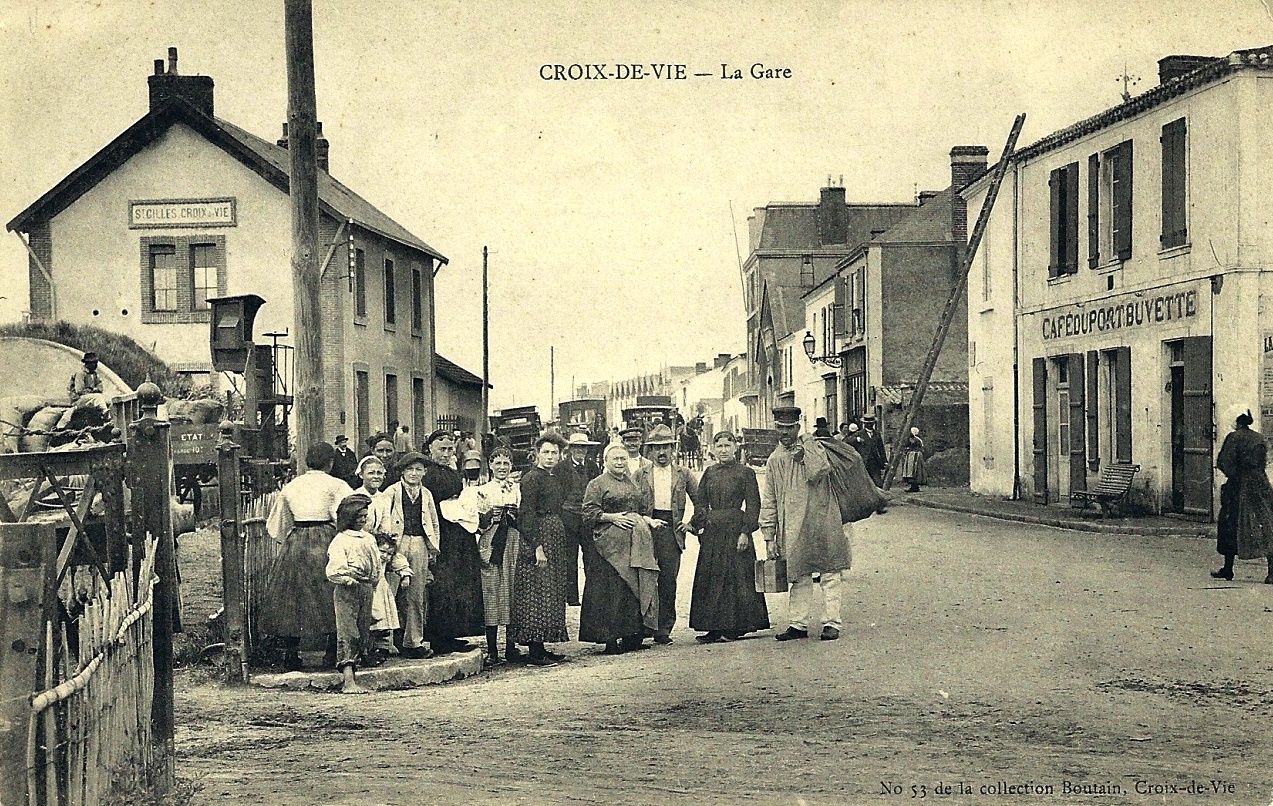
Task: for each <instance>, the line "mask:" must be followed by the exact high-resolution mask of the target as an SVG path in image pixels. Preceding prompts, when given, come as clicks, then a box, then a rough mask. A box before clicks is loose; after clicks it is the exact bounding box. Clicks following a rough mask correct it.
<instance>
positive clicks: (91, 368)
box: [66, 352, 102, 403]
mask: <svg viewBox="0 0 1273 806" xmlns="http://www.w3.org/2000/svg"><path fill="white" fill-rule="evenodd" d="M80 361H81V362H82V363H83V364H84V366H82V367H80V368H79V369H77V370H75V374H74V375H72V376H71V381H70V383H68V384H67V388H66V394H67V396H68V397H69V398H70V399H71V403H78V402H79V400H80V398H81V397H83V396H84V395H100V394H102V379H101V378H100V377H98V375H97V353H94V352H87V353H84V357H83V358H81V359H80Z"/></svg>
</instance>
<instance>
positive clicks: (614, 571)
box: [579, 443, 662, 655]
mask: <svg viewBox="0 0 1273 806" xmlns="http://www.w3.org/2000/svg"><path fill="white" fill-rule="evenodd" d="M605 468H606V469H605V472H604V473H602V474H601V475H600V476H597V477H596V478H595V479H593V480H592V481H590V482H588V487H587V488H586V489H585V490H584V494H583V517H584V524H585V525H586V526H587V528H588V529H589V530H590V532H591V537H592V540H591V543H590V545H585V546H584V552H585V553H584V573H585V578H584V587H583V606H582V608H580V611H579V640H580V641H584V642H590V643H595V644H605V645H606V648H605V653H606V654H607V655H618V654H619V653H621V652H627V651H631V650H635V649H643V648H647V647H645V646H644V645H643V644H642V643H641V635H642V633H643V632H644V631H645V630H646V629H649V630H651V631H653V630H655V629H657V628H658V621H659V617H658V610H659V605H658V579H659V565H658V563H657V562H656V561H655V559H654V535H653V533H652V532H651V529H653V528H654V527H656V526H658V525H661V524H662V521H658V520H655V519H653V518H650V517H649V512H650V507H651V505H652V502H651V501H650V500H649V497H648V496H647V495H646V494H645V493H644V491H643V490H642V489H641V487H639V486H638V485H637V483H636V482H635V481H633V480H632V479H631V478H629V477H628V451H627V448H625V447H624V446H623V444H622V443H611V444H610V446H609V447H607V448H606V451H605Z"/></svg>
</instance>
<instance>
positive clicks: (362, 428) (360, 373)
mask: <svg viewBox="0 0 1273 806" xmlns="http://www.w3.org/2000/svg"><path fill="white" fill-rule="evenodd" d="M354 424H355V426H356V427H357V429H358V445H359V446H360V447H359V450H362V446H366V444H367V439H368V438H369V437H370V436H371V377H370V373H368V372H367V370H365V369H355V370H354Z"/></svg>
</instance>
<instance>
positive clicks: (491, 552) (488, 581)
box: [460, 448, 522, 666]
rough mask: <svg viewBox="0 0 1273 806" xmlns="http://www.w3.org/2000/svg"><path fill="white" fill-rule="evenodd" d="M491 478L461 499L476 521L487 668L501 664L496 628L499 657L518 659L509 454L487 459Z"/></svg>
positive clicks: (514, 498) (503, 451) (515, 505)
mask: <svg viewBox="0 0 1273 806" xmlns="http://www.w3.org/2000/svg"><path fill="white" fill-rule="evenodd" d="M490 467H491V475H492V476H493V478H492V479H491V480H490V481H488V482H486V483H485V484H479V485H476V486H473V487H466V488H465V490H464V492H463V493H462V494H461V496H460V497H461V498H469V499H471V500H472V502H473V503H472V506H473V507H474V508H475V509H476V510H477V512H478V516H479V532H478V540H477V553H478V557H479V558H480V559H481V561H482V566H481V571H482V614H483V616H484V617H485V620H486V663H487V665H489V666H495V665H497V664H499V663H502V661H501V660H500V656H499V628H500V627H503V628H504V639H505V640H504V657H505V658H506V659H507V660H510V661H512V660H514V659H516V658H517V657H519V656H520V655H521V651H520V650H519V649H518V648H517V644H516V643H515V642H514V641H513V636H512V631H511V630H510V628H509V625H510V624H511V623H512V620H511V619H512V605H511V602H512V593H513V580H514V578H515V574H516V570H517V552H518V547H519V545H520V541H521V536H520V532H519V531H518V528H517V526H518V525H517V515H518V510H519V507H520V506H521V500H522V494H521V487H520V486H519V485H518V483H517V482H515V481H513V479H512V478H511V475H512V472H513V452H512V451H510V450H509V449H508V448H495V449H494V450H493V451H491V456H490Z"/></svg>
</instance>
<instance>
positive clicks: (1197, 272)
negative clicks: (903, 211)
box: [963, 46, 1273, 519]
mask: <svg viewBox="0 0 1273 806" xmlns="http://www.w3.org/2000/svg"><path fill="white" fill-rule="evenodd" d="M1270 131H1273V46H1270V47H1263V48H1258V49H1253V50H1240V51H1235V52H1233V53H1230V54H1229V55H1228V56H1224V57H1220V58H1211V57H1197V56H1168V57H1166V58H1164V59H1162V60H1161V61H1160V62H1159V83H1158V85H1157V86H1155V87H1154V88H1153V89H1151V90H1149V91H1148V92H1145V93H1143V94H1141V95H1139V96H1136V97H1133V98H1131V99H1130V100H1128V101H1126V102H1124V103H1122V104H1119V105H1118V106H1115V107H1113V108H1111V109H1108V110H1106V111H1104V112H1101V113H1100V114H1098V115H1096V116H1094V117H1091V118H1088V119H1087V120H1084V121H1081V122H1079V123H1076V124H1074V125H1072V126H1068V127H1066V128H1064V129H1062V130H1060V131H1057V132H1054V133H1053V134H1050V135H1048V136H1047V137H1044V138H1043V139H1041V140H1039V141H1038V142H1036V143H1033V144H1031V145H1029V146H1026V147H1024V148H1021V149H1019V150H1018V151H1017V152H1016V154H1015V155H1014V156H1013V158H1012V162H1011V165H1010V166H1009V170H1008V173H1007V175H1006V177H1005V180H1004V184H1003V186H1002V188H1001V190H1000V194H999V198H998V201H997V203H996V205H995V207H994V209H993V211H992V213H991V216H990V219H989V226H988V229H987V232H986V235H985V238H984V240H983V241H982V244H981V247H980V250H979V254H978V255H976V256H975V261H974V265H973V269H972V272H971V273H970V277H969V289H968V298H969V305H968V352H969V366H970V378H969V380H970V384H969V385H970V391H969V394H970V409H971V413H970V418H969V419H970V432H971V442H972V468H971V486H972V489H973V490H974V491H976V492H979V493H983V494H987V495H1001V496H1010V495H1017V496H1019V497H1022V498H1027V499H1033V500H1035V501H1036V502H1039V503H1041V504H1049V503H1066V502H1068V500H1069V496H1070V493H1072V492H1074V491H1076V490H1083V489H1087V488H1089V487H1090V486H1091V485H1093V484H1094V483H1095V481H1096V480H1097V479H1098V477H1099V474H1100V471H1101V468H1102V467H1104V466H1106V465H1107V464H1109V463H1111V462H1132V463H1135V464H1138V465H1139V466H1140V471H1139V472H1138V474H1137V475H1136V477H1135V479H1134V481H1133V488H1132V491H1131V493H1132V497H1133V501H1134V502H1136V503H1139V504H1140V505H1142V506H1143V507H1145V508H1147V509H1150V510H1152V511H1154V512H1161V513H1180V514H1182V515H1186V516H1195V517H1199V518H1205V519H1209V518H1212V517H1214V514H1215V512H1216V511H1217V509H1218V487H1219V483H1220V482H1221V481H1223V476H1221V475H1220V474H1217V473H1215V472H1214V471H1213V467H1214V466H1215V457H1216V452H1217V451H1218V449H1219V445H1220V442H1221V440H1222V439H1223V437H1224V435H1225V434H1226V433H1228V431H1229V430H1230V429H1231V428H1232V425H1233V424H1232V422H1231V421H1229V420H1228V418H1227V417H1226V412H1227V410H1228V409H1229V408H1230V407H1231V406H1233V405H1234V404H1242V405H1244V406H1249V407H1250V408H1251V411H1252V414H1253V415H1254V416H1255V420H1256V423H1255V426H1254V427H1255V428H1257V429H1269V428H1273V196H1270V194H1269V193H1268V188H1269V187H1273V138H1270V137H1269V132H1270ZM988 187H989V180H988V179H985V178H983V179H981V180H979V181H977V182H975V183H973V184H972V185H970V186H969V187H968V188H966V189H965V190H964V192H963V195H964V197H965V198H966V199H967V201H968V205H969V210H970V214H971V212H972V211H976V210H978V209H979V208H980V207H981V205H982V203H983V201H984V200H985V196H986V191H987V189H988Z"/></svg>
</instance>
